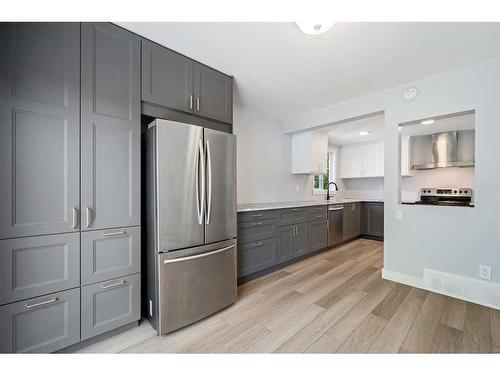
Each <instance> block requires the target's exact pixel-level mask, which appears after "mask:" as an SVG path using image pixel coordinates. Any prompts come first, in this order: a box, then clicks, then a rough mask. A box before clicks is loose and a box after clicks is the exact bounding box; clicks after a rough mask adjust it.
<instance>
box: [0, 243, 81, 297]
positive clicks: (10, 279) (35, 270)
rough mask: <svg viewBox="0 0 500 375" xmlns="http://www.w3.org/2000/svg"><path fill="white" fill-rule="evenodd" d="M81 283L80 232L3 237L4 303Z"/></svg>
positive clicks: (0, 293) (0, 289)
mask: <svg viewBox="0 0 500 375" xmlns="http://www.w3.org/2000/svg"><path fill="white" fill-rule="evenodd" d="M79 285H80V234H79V233H69V234H59V235H51V236H37V237H26V238H16V239H11V240H0V305H3V304H6V303H10V302H14V301H20V300H23V299H27V298H32V297H35V296H39V295H43V294H48V293H54V292H57V291H60V290H64V289H70V288H74V287H76V286H79Z"/></svg>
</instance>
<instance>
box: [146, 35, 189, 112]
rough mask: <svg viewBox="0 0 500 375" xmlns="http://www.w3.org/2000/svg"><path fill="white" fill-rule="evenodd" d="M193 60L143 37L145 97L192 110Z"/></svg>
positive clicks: (158, 102)
mask: <svg viewBox="0 0 500 375" xmlns="http://www.w3.org/2000/svg"><path fill="white" fill-rule="evenodd" d="M193 69H194V62H193V61H192V60H190V59H188V58H187V57H184V56H182V55H180V54H178V53H176V52H174V51H171V50H169V49H168V48H164V47H161V46H159V45H157V44H154V43H151V42H149V41H147V40H143V41H142V100H144V101H145V102H150V103H153V104H158V105H161V106H164V107H168V108H173V109H178V110H181V111H186V112H192V111H193V108H194V97H193Z"/></svg>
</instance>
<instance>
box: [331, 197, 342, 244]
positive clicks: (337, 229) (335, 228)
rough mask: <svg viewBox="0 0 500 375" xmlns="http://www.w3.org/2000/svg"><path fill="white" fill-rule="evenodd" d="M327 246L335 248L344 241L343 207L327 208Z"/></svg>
mask: <svg viewBox="0 0 500 375" xmlns="http://www.w3.org/2000/svg"><path fill="white" fill-rule="evenodd" d="M328 223H329V224H328V226H329V227H328V246H335V245H337V244H339V243H341V242H342V240H343V239H344V206H343V205H332V206H329V207H328Z"/></svg>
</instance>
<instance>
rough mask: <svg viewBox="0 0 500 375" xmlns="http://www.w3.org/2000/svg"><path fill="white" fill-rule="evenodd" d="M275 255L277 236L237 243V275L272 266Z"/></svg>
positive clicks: (276, 253) (276, 254)
mask: <svg viewBox="0 0 500 375" xmlns="http://www.w3.org/2000/svg"><path fill="white" fill-rule="evenodd" d="M277 256H278V239H277V238H269V239H266V240H260V241H255V242H249V243H245V244H238V256H237V258H238V277H241V276H246V275H249V274H251V273H254V272H257V271H261V270H264V269H266V268H269V267H272V266H274V265H275V264H276V262H277Z"/></svg>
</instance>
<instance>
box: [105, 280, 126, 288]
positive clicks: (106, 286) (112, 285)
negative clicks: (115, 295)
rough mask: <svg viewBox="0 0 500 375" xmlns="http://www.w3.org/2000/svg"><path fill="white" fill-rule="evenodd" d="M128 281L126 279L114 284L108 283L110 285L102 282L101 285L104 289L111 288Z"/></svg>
mask: <svg viewBox="0 0 500 375" xmlns="http://www.w3.org/2000/svg"><path fill="white" fill-rule="evenodd" d="M126 283H127V282H126V281H125V280H120V281H118V282H117V283H113V284H108V285H104V284H102V285H101V288H102V289H109V288H113V287H115V286H119V285H123V284H126Z"/></svg>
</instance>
